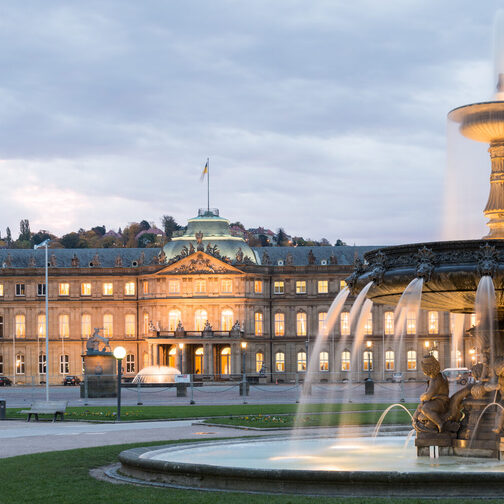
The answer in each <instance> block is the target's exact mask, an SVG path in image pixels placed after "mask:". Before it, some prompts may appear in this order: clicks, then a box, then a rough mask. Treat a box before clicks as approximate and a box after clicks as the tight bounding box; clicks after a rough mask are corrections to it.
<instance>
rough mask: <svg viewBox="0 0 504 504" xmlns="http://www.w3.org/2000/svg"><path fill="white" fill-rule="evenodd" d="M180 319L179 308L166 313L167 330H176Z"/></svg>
mask: <svg viewBox="0 0 504 504" xmlns="http://www.w3.org/2000/svg"><path fill="white" fill-rule="evenodd" d="M181 319H182V314H181V313H180V310H170V311H169V313H168V331H176V330H177V326H178V323H179V322H180V320H181Z"/></svg>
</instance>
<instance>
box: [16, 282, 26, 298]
mask: <svg viewBox="0 0 504 504" xmlns="http://www.w3.org/2000/svg"><path fill="white" fill-rule="evenodd" d="M24 295H25V284H24V283H17V284H16V296H24Z"/></svg>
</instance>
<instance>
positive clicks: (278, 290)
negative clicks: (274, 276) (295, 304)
mask: <svg viewBox="0 0 504 504" xmlns="http://www.w3.org/2000/svg"><path fill="white" fill-rule="evenodd" d="M273 293H274V294H283V293H284V283H283V282H282V281H277V282H275V283H274V284H273Z"/></svg>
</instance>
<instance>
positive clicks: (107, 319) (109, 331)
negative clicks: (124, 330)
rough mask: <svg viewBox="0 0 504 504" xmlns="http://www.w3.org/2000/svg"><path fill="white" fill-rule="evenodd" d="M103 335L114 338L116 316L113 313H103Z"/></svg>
mask: <svg viewBox="0 0 504 504" xmlns="http://www.w3.org/2000/svg"><path fill="white" fill-rule="evenodd" d="M103 335H104V336H105V338H112V336H113V335H114V316H113V315H112V314H111V313H106V314H105V315H103Z"/></svg>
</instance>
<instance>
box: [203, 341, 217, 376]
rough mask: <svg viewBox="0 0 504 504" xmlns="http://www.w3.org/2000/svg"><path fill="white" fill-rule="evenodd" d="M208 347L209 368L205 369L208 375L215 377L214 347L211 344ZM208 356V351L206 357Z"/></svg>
mask: <svg viewBox="0 0 504 504" xmlns="http://www.w3.org/2000/svg"><path fill="white" fill-rule="evenodd" d="M207 347H208V361H207V363H208V368H205V370H206V373H208V374H209V375H214V374H215V366H214V346H213V345H212V344H211V343H209V344H208V345H207ZM206 355H207V351H206V350H205V356H206Z"/></svg>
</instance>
